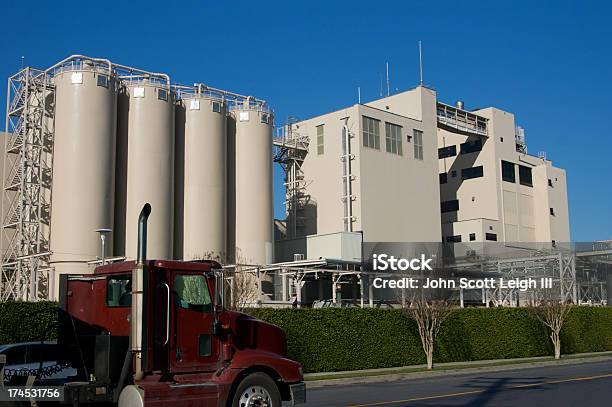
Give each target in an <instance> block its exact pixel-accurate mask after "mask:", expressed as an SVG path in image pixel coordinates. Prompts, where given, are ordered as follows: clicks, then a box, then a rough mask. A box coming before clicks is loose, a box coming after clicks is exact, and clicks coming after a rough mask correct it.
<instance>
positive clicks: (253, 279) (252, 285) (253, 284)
mask: <svg viewBox="0 0 612 407" xmlns="http://www.w3.org/2000/svg"><path fill="white" fill-rule="evenodd" d="M235 257H236V261H235V264H233V265H229V264H228V263H229V262H228V258H227V256H226V255H225V254H224V253H216V252H206V253H204V255H203V256H201V257H200V258H202V259H208V260H215V261H217V262H219V263H221V265H223V266H227V267H225V271H224V287H223V289H224V294H225V295H224V297H225V307H226V308H228V309H230V310H235V311H243V310H244V309H245V308H248V307H251V306H253V305H254V304H256V303H257V301H258V300H259V299H260V291H261V290H260V287H259V279H258V278H257V270H256V269H253V267H251V266H244V265H243V264H244V263H245V261H244V260H243V258H242V255H241V254H240V251H239V250H238V249H237V254H236V256H235Z"/></svg>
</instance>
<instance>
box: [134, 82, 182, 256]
mask: <svg viewBox="0 0 612 407" xmlns="http://www.w3.org/2000/svg"><path fill="white" fill-rule="evenodd" d="M127 87H128V91H129V111H128V135H127V138H128V140H127V194H126V197H127V199H126V218H125V231H126V233H125V252H126V256H127V257H128V258H130V259H134V258H136V246H137V240H138V239H137V238H138V215H139V213H140V210H141V209H142V206H143V205H144V204H145V203H147V202H148V203H150V204H151V208H152V210H151V216H150V218H149V223H148V250H147V256H148V257H149V258H151V259H172V251H173V250H172V248H173V234H174V230H173V223H174V222H173V220H174V212H173V207H174V94H173V92H170V91H169V89H168V87H167V86H166V85H160V84H156V83H152V82H146V81H140V82H131V83H128V84H127Z"/></svg>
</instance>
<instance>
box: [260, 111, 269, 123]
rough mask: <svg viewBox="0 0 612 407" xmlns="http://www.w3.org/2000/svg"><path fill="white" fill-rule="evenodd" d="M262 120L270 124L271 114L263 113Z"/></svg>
mask: <svg viewBox="0 0 612 407" xmlns="http://www.w3.org/2000/svg"><path fill="white" fill-rule="evenodd" d="M261 122H262V123H265V124H270V115H269V114H268V113H262V114H261Z"/></svg>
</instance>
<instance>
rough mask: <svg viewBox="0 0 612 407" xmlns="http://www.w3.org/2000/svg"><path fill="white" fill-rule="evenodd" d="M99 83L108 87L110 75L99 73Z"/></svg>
mask: <svg viewBox="0 0 612 407" xmlns="http://www.w3.org/2000/svg"><path fill="white" fill-rule="evenodd" d="M97 85H98V86H102V87H103V88H108V77H107V76H105V75H98V81H97Z"/></svg>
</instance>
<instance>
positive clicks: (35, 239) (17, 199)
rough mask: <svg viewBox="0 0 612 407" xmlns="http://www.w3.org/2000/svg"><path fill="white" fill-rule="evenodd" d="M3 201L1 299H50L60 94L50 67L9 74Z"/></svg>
mask: <svg viewBox="0 0 612 407" xmlns="http://www.w3.org/2000/svg"><path fill="white" fill-rule="evenodd" d="M8 84H9V91H8V100H7V106H8V108H7V115H6V131H7V135H6V139H5V140H4V142H5V153H4V154H5V157H4V184H3V199H2V213H3V214H4V218H3V219H2V240H3V246H2V264H1V272H0V301H6V300H23V301H35V300H38V299H47V298H49V294H50V293H49V290H50V288H51V287H50V286H49V272H50V267H49V255H50V253H49V221H50V200H51V176H52V172H51V158H52V149H53V145H52V141H53V116H54V113H53V112H54V102H55V100H54V99H55V94H54V88H53V85H52V83H51V81H50V78H49V75H48V72H47V71H42V70H37V69H33V68H25V69H23V70H21V71H20V72H18V73H17V74H15V75H13V76H12V77H10V78H9V81H8Z"/></svg>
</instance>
